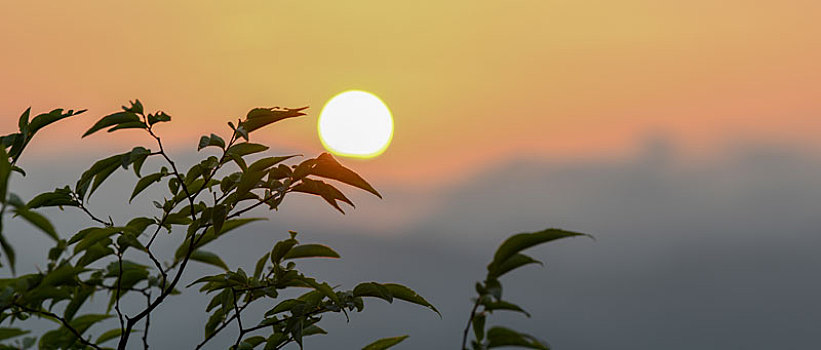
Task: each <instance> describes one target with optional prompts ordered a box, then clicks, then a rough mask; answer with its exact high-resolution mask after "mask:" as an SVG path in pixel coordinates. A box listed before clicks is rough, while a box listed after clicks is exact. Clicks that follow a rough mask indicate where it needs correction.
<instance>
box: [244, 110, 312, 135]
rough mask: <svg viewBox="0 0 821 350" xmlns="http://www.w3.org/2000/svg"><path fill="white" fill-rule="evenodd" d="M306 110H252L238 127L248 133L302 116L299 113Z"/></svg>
mask: <svg viewBox="0 0 821 350" xmlns="http://www.w3.org/2000/svg"><path fill="white" fill-rule="evenodd" d="M307 108H308V107H302V108H295V109H291V108H286V109H275V108H254V109H252V110H251V111H249V112H248V115H247V119H246V120H244V121H243V122H241V123H240V124H239V127H241V128H244V129H245V130H246V132H248V133H250V132H252V131H254V130H257V129H259V128H261V127H263V126H266V125H268V124H271V123H275V122H278V121H280V120H283V119H287V118H294V117H299V116H303V115H305V113H302V112H301V111H302V110H305V109H307Z"/></svg>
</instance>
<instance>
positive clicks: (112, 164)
mask: <svg viewBox="0 0 821 350" xmlns="http://www.w3.org/2000/svg"><path fill="white" fill-rule="evenodd" d="M128 154H129V153H122V154H115V155H113V156H111V157H108V158H105V159H101V160H98V161H97V162H96V163H94V165H92V166H91V168H89V169H88V170H86V171H85V172H83V174H82V175H80V179H79V180H77V184H76V185H75V188H74V190H75V192H77V195H78V196H79V197H81V198H84V197H85V194H86V191H87V190H88V188H89V186H91V191H90V192H89V193H88V195H89V196H91V193H93V192H94V190H95V189H97V187H98V186H100V184H102V182H103V181H104V180H105V179H106V178H107V177H108V176H109V175H111V173H112V172H114V170H117V167H119V166H121V165H122V161H123V156H127V155H128ZM92 182H93V184H92Z"/></svg>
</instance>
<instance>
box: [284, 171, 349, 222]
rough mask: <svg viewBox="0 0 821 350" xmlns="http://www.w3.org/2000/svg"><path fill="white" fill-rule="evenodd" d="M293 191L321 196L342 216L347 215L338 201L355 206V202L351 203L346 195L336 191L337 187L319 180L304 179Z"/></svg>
mask: <svg viewBox="0 0 821 350" xmlns="http://www.w3.org/2000/svg"><path fill="white" fill-rule="evenodd" d="M291 191H293V192H302V193H308V194H314V195H317V196H320V197H322V199H324V200H325V201H326V202H328V204H330V205H331V206H332V207H334V208H335V209H336V210H338V211H339V212H340V213H342V214H345V212H344V211H343V210H342V208H340V207H339V204H338V203H337V201H341V202H345V203H348V204H349V205H351V206H353V202H351V200H350V199H348V197H345V194H343V193H342V192H341V191H339V190H338V189H336V187H333V186H331V185H329V184H326V183H324V182H322V181H319V180H311V179H308V178H303V179H302V181H301V182H300V183H299V184H297V185H296V186H294V187H292V188H291Z"/></svg>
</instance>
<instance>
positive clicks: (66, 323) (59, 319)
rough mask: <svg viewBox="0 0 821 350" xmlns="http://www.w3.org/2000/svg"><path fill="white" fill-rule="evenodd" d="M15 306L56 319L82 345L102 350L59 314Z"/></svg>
mask: <svg viewBox="0 0 821 350" xmlns="http://www.w3.org/2000/svg"><path fill="white" fill-rule="evenodd" d="M14 305H15V306H17V307H19V308H21V309H23V310H25V311H27V312H30V313H36V314H41V315H45V316H48V317H51V318H54V319H56V320H58V321H60V323H62V324H63V326H64V327H66V329H68V330H69V331H70V332H71V333H73V334H74V336H76V337H77V339H78V340H79V341H80V342H81V343H83V345H86V346H90V347H92V348H94V349H98V350H102V349H101V348H100V347H99V346H97V344H94V343H92V342H91V341H88V340H86V339H84V338H83V336H82V334H81V333H80V332H79V331H77V330H76V329H75V328H74V327H72V326H71V324H70V323H69V322H68V321H67V320H66V319H65V318H62V317H60V316H57V314H55V313H52V312H49V311H44V310H35V309H30V308H28V307H25V306H23V305H20V304H17V303H15V304H14Z"/></svg>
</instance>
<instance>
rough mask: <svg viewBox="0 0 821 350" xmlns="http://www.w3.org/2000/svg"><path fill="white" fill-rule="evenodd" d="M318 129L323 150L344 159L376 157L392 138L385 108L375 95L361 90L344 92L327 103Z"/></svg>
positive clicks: (386, 107) (321, 114) (388, 116)
mask: <svg viewBox="0 0 821 350" xmlns="http://www.w3.org/2000/svg"><path fill="white" fill-rule="evenodd" d="M317 127H318V129H319V139H320V140H321V141H322V145H323V146H325V149H327V150H328V151H330V152H331V153H333V154H336V155H340V156H344V157H356V158H373V157H376V156H378V155H380V154H382V152H385V150H386V149H387V148H388V145H390V143H391V139H392V138H393V117H392V116H391V111H390V110H389V109H388V106H386V105H385V103H384V102H382V100H380V99H379V97H376V95H374V94H372V93H369V92H366V91H360V90H349V91H345V92H342V93H340V94H338V95H336V96H334V97H333V98H331V99H330V100H328V103H326V104H325V107H322V112H321V113H320V114H319V121H318V122H317Z"/></svg>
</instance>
